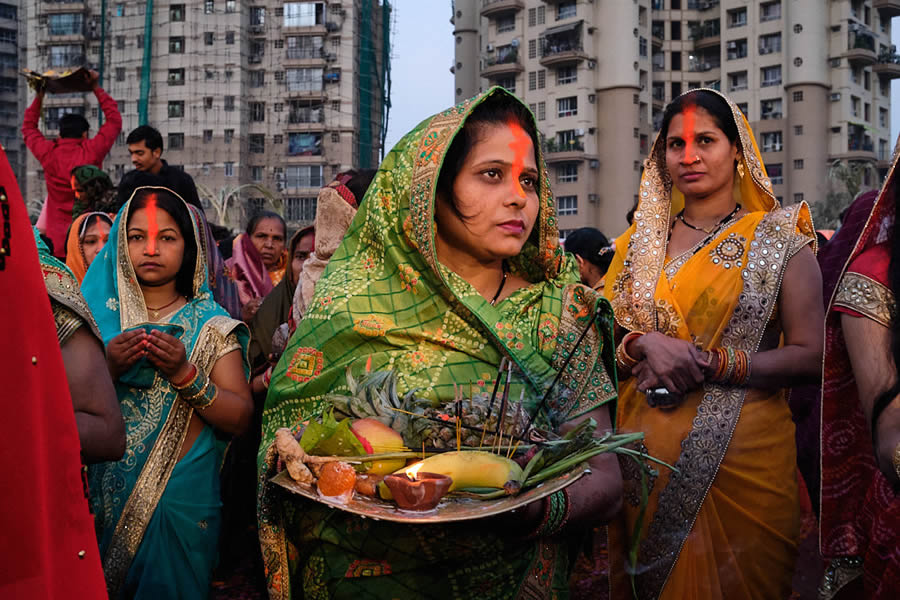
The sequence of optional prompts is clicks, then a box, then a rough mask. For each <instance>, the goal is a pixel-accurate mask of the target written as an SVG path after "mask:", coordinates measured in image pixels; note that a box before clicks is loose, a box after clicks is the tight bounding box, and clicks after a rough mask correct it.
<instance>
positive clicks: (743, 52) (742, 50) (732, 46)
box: [728, 38, 747, 60]
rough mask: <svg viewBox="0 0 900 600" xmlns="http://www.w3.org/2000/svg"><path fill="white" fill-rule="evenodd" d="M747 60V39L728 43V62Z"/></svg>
mask: <svg viewBox="0 0 900 600" xmlns="http://www.w3.org/2000/svg"><path fill="white" fill-rule="evenodd" d="M740 58H747V39H746V38H744V39H740V40H734V41H731V42H728V60H738V59H740Z"/></svg>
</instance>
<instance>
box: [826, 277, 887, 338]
mask: <svg viewBox="0 0 900 600" xmlns="http://www.w3.org/2000/svg"><path fill="white" fill-rule="evenodd" d="M833 305H834V306H842V307H844V308H849V309H850V310H853V311H856V312H858V313H860V314H861V315H864V316H866V317H867V318H869V319H872V320H873V321H875V322H876V323H878V324H879V325H883V326H884V327H887V328H890V327H891V320H892V319H891V315H892V314H893V313H894V311H895V310H896V309H897V301H896V299H895V298H894V294H892V293H891V290H889V289H888V288H887V287H885V286H884V285H882V284H881V283H879V282H877V281H875V280H874V279H872V278H870V277H866V276H865V275H861V274H860V273H854V272H853V271H848V272H847V273H845V274H844V276H843V277H842V278H841V281H840V283H838V287H837V292H836V293H835V296H834V304H833Z"/></svg>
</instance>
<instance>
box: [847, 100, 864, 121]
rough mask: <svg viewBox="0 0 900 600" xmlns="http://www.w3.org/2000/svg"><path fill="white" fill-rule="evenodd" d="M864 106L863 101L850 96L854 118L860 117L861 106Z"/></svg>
mask: <svg viewBox="0 0 900 600" xmlns="http://www.w3.org/2000/svg"><path fill="white" fill-rule="evenodd" d="M861 105H862V101H861V100H860V99H859V98H857V97H856V96H850V112H851V113H853V116H854V117H858V116H859V112H860V106H861Z"/></svg>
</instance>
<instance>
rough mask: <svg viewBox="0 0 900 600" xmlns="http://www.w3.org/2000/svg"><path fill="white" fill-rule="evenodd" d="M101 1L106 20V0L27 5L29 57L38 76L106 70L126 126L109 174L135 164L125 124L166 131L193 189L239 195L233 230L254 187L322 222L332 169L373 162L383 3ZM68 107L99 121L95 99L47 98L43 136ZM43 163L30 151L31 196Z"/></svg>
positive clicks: (379, 136) (169, 151) (252, 204)
mask: <svg viewBox="0 0 900 600" xmlns="http://www.w3.org/2000/svg"><path fill="white" fill-rule="evenodd" d="M105 4H106V5H107V14H106V15H105V19H104V17H103V16H102V15H101V2H100V1H99V0H85V1H84V2H75V3H73V2H71V1H67V0H62V1H61V0H54V1H49V0H39V1H38V2H34V3H30V4H29V6H28V9H27V10H28V18H27V24H28V25H27V26H28V32H29V38H28V39H29V43H28V52H29V62H30V64H32V65H34V66H31V68H32V69H35V70H37V69H41V70H44V69H49V68H52V69H57V70H59V69H64V68H70V67H75V66H80V65H82V64H84V65H87V66H90V67H92V68H95V69H98V70H101V72H102V75H103V87H104V88H105V89H106V90H107V91H108V92H109V93H110V94H111V95H112V96H113V97H114V98H115V99H116V100H117V101H118V102H119V109H120V111H121V112H122V117H123V121H124V124H123V132H122V135H121V137H120V139H119V140H118V142H117V143H116V145H115V146H114V147H113V150H112V152H111V153H110V155H109V156H108V157H107V159H106V161H105V163H104V168H105V169H106V170H107V171H108V172H109V173H110V175H111V176H112V177H113V180H114V181H118V180H119V179H120V178H121V176H122V175H123V174H124V173H125V172H126V171H128V170H130V169H131V163H130V160H129V155H128V150H127V146H126V144H125V138H126V136H127V134H128V132H129V131H130V130H131V129H133V128H135V127H136V126H138V125H139V124H142V123H144V122H146V123H148V124H150V125H152V126H154V127H156V128H157V129H159V130H160V131H161V132H162V134H163V139H164V145H165V149H164V152H163V158H165V159H166V160H167V161H168V162H169V163H170V164H171V165H178V166H181V167H183V168H184V170H185V171H186V172H188V173H189V174H190V175H191V176H192V177H193V178H194V180H195V181H196V182H197V184H198V188H200V186H203V188H205V190H208V192H209V194H208V195H212V196H214V197H219V198H221V197H223V195H227V194H228V193H229V192H232V191H234V190H238V191H237V192H236V194H235V196H236V197H237V198H239V202H237V203H236V204H237V207H238V209H237V210H238V212H239V213H240V214H239V215H234V214H231V218H229V221H230V222H231V224H232V225H235V224H237V223H238V221H240V220H241V217H243V218H246V216H247V214H249V213H250V212H252V211H253V210H256V209H259V208H262V207H263V206H264V205H266V204H267V203H266V200H265V195H264V194H263V193H261V191H260V190H259V189H258V188H257V187H256V186H259V187H261V188H264V189H265V190H267V191H270V192H271V193H272V194H273V195H274V196H276V197H277V198H278V199H279V200H281V201H282V202H283V211H284V214H285V217H286V218H287V219H288V220H289V221H290V222H294V223H297V224H300V223H306V222H309V221H311V220H312V219H313V217H314V215H315V198H316V193H317V191H318V188H319V187H321V186H322V185H324V184H325V183H327V182H328V181H330V180H331V177H332V176H333V175H334V174H336V173H337V172H339V171H342V170H346V169H349V168H360V167H374V166H377V163H378V161H379V159H380V156H381V146H382V143H383V139H384V131H385V127H386V116H387V114H386V97H385V90H386V85H385V82H386V80H387V78H388V72H389V60H388V56H389V43H390V42H389V29H390V20H389V19H390V16H389V15H390V6H389V4H388V3H387V2H386V1H385V0H342V1H335V0H330V1H327V2H325V1H304V2H282V1H273V0H250V1H244V0H175V1H171V0H157V1H155V2H116V1H115V0H109V1H108V2H106V3H105ZM104 21H105V23H104ZM71 111H77V112H81V113H83V114H85V116H86V117H88V120H89V121H90V122H91V124H92V127H94V126H95V125H96V124H97V123H98V120H97V117H98V115H97V104H96V102H95V101H94V100H93V99H92V98H91V95H90V94H84V95H82V94H76V95H67V96H49V95H48V96H47V101H46V102H45V111H44V117H45V121H44V125H45V127H46V130H45V134H48V135H49V134H53V133H55V127H56V122H57V121H58V118H59V116H60V115H62V114H64V113H65V112H71ZM39 170H40V165H39V164H38V163H37V162H36V161H35V160H34V159H33V158H29V163H28V178H29V190H35V191H36V194H40V193H43V189H42V188H43V186H42V185H40V183H41V182H40V175H41V174H40V172H39ZM32 182H33V183H34V185H33V186H32V185H31V183H32ZM36 194H31V193H30V196H34V195H36ZM203 195H204V194H203V193H201V197H202V196H203ZM276 205H277V203H276ZM207 212H208V214H209V215H210V217H211V218H213V219H215V220H217V221H222V220H223V219H222V216H221V215H219V214H217V212H216V211H215V210H212V208H210V209H208V211H207Z"/></svg>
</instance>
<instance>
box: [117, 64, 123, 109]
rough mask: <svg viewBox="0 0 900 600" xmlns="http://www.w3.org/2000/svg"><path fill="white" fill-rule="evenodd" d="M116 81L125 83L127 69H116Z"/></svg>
mask: <svg viewBox="0 0 900 600" xmlns="http://www.w3.org/2000/svg"><path fill="white" fill-rule="evenodd" d="M116 81H125V67H116ZM120 104H121V103H120Z"/></svg>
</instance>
